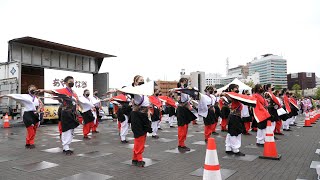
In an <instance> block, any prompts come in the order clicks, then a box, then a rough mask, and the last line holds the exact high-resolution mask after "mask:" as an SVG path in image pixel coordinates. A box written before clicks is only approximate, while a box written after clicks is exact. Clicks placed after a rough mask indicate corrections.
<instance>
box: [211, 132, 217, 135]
mask: <svg viewBox="0 0 320 180" xmlns="http://www.w3.org/2000/svg"><path fill="white" fill-rule="evenodd" d="M211 134H212V135H219V133H217V132H212V133H211Z"/></svg>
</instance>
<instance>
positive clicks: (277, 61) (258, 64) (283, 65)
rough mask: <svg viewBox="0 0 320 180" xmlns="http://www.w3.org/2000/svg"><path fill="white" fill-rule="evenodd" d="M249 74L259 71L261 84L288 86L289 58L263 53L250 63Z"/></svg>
mask: <svg viewBox="0 0 320 180" xmlns="http://www.w3.org/2000/svg"><path fill="white" fill-rule="evenodd" d="M248 66H249V75H252V74H254V73H255V72H258V73H259V76H260V83H261V84H272V85H274V86H276V85H277V86H281V87H282V88H286V87H287V60H286V59H283V57H282V56H277V55H273V54H265V55H262V57H261V58H260V59H258V58H255V59H254V60H253V61H251V62H250V63H248Z"/></svg>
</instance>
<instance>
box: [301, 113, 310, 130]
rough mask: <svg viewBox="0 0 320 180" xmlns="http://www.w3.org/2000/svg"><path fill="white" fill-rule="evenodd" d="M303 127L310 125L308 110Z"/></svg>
mask: <svg viewBox="0 0 320 180" xmlns="http://www.w3.org/2000/svg"><path fill="white" fill-rule="evenodd" d="M303 127H312V126H311V122H310V118H309V113H308V112H306V119H305V120H304V126H303Z"/></svg>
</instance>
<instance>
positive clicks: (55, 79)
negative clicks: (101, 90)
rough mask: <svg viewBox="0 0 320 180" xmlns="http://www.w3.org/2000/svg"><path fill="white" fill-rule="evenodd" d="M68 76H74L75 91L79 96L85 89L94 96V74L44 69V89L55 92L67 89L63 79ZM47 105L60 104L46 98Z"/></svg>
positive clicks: (46, 95)
mask: <svg viewBox="0 0 320 180" xmlns="http://www.w3.org/2000/svg"><path fill="white" fill-rule="evenodd" d="M67 76H72V77H73V78H74V87H73V90H74V91H75V92H76V93H77V95H78V96H79V95H82V94H83V91H84V90H85V89H89V90H90V94H91V95H92V91H93V74H90V73H79V72H73V71H64V70H56V69H44V89H46V90H54V89H61V88H66V86H65V84H64V83H63V79H64V78H65V77H67ZM49 96H50V95H49V94H45V97H49ZM44 103H45V104H58V103H59V102H58V101H56V100H53V99H50V98H45V100H44Z"/></svg>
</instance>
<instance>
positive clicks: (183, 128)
mask: <svg viewBox="0 0 320 180" xmlns="http://www.w3.org/2000/svg"><path fill="white" fill-rule="evenodd" d="M177 86H178V88H187V87H188V79H187V78H181V79H180V80H179V83H178V84H177ZM190 100H191V99H190V96H189V95H188V94H185V93H180V100H179V106H178V108H177V121H178V150H179V151H190V148H188V147H187V146H186V145H185V141H186V139H187V134H188V125H189V123H190V122H191V121H193V120H195V119H196V118H197V117H196V116H195V115H194V114H193V113H192V112H191V111H190V109H191V106H190V104H189V101H190Z"/></svg>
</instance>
